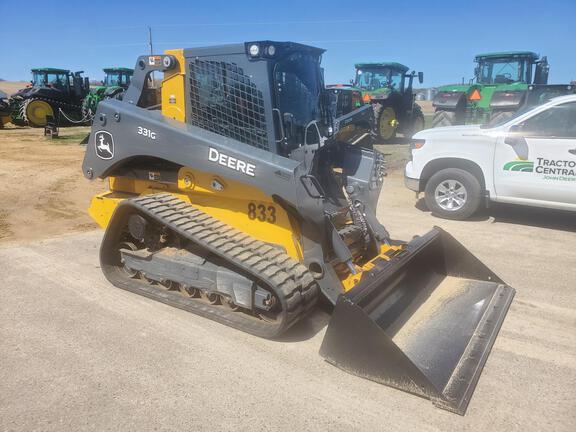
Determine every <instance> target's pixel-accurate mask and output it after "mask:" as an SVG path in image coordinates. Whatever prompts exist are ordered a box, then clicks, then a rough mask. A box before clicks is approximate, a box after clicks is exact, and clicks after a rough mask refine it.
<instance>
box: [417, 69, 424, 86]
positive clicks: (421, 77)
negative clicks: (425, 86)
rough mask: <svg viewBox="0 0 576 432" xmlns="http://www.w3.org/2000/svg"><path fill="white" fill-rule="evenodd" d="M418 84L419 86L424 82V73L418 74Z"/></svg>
mask: <svg viewBox="0 0 576 432" xmlns="http://www.w3.org/2000/svg"><path fill="white" fill-rule="evenodd" d="M418 82H419V83H420V84H422V83H423V82H424V72H418Z"/></svg>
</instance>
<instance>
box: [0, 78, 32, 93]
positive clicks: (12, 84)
mask: <svg viewBox="0 0 576 432" xmlns="http://www.w3.org/2000/svg"><path fill="white" fill-rule="evenodd" d="M28 84H30V82H29V81H0V90H2V91H3V92H4V93H6V94H7V95H8V96H10V95H12V94H14V93H16V92H17V91H18V90H20V89H22V88H24V87H26V86H27V85H28Z"/></svg>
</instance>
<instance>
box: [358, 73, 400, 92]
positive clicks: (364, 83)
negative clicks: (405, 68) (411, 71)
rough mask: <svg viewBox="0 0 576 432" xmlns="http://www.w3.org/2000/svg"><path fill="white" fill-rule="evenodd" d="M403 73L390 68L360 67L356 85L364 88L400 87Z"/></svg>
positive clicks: (397, 88)
mask: <svg viewBox="0 0 576 432" xmlns="http://www.w3.org/2000/svg"><path fill="white" fill-rule="evenodd" d="M402 75H403V74H402V73H401V72H400V71H397V70H393V69H390V68H378V69H358V70H357V71H356V86H357V87H360V88H361V89H364V90H368V91H371V90H377V89H380V88H385V87H388V88H391V89H395V90H399V89H400V85H401V83H402Z"/></svg>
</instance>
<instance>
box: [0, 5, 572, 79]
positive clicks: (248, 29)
mask: <svg viewBox="0 0 576 432" xmlns="http://www.w3.org/2000/svg"><path fill="white" fill-rule="evenodd" d="M575 19H576V0H566V1H564V0H559V1H554V0H548V1H541V0H539V1H533V0H525V1H512V0H509V1H502V0H500V1H493V0H482V1H477V0H474V1H469V0H460V1H452V0H448V1H441V0H436V1H434V0H428V1H425V0H411V1H396V2H393V1H388V2H384V1H381V0H380V1H374V2H369V1H366V0H364V1H362V2H354V1H352V0H350V1H325V0H319V1H310V0H309V1H300V0H289V1H273V0H269V1H251V0H241V1H238V0H236V1H229V2H226V1H219V0H196V1H181V0H160V1H159V0H155V1H147V0H140V1H133V0H127V1H121V0H116V1H109V0H98V1H83V2H76V1H74V2H66V1H63V0H60V1H51V0H42V1H36V0H27V1H14V0H0V22H1V23H2V24H1V25H0V41H2V43H1V52H2V56H0V78H3V79H6V80H29V79H30V69H31V68H33V67H59V68H64V69H71V70H73V71H77V70H83V71H85V72H86V74H85V75H87V76H89V77H90V79H92V80H100V79H102V78H103V75H104V73H103V72H102V68H104V67H110V66H127V67H133V66H134V63H135V62H136V57H137V56H138V55H141V54H147V53H148V52H149V47H148V30H147V27H148V26H150V27H151V28H152V36H153V43H154V51H155V52H162V51H164V50H165V49H170V48H191V47H195V46H207V45H217V44H224V43H235V42H245V41H254V40H264V39H270V40H278V41H294V42H300V43H306V44H310V45H314V46H318V47H321V48H324V49H326V50H327V51H326V53H325V54H324V56H323V61H322V65H323V67H324V70H325V81H326V83H327V84H330V83H347V82H348V81H349V80H350V79H351V78H353V76H354V63H357V62H368V61H397V62H400V63H403V64H406V65H407V66H409V67H410V68H411V69H414V70H416V71H423V72H424V84H423V87H428V86H438V85H441V84H448V83H454V82H460V81H461V80H462V78H465V79H466V80H468V79H469V78H471V77H472V75H473V69H474V64H473V58H474V55H475V54H478V53H482V52H490V51H508V50H529V51H535V52H537V53H539V54H541V55H547V56H548V61H549V63H550V79H549V82H550V83H565V82H569V81H570V80H576V50H575V45H576V22H575Z"/></svg>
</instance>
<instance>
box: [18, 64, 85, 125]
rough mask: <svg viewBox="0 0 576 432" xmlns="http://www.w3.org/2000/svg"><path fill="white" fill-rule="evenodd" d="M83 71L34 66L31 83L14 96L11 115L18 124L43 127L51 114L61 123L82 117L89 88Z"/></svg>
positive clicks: (71, 121)
mask: <svg viewBox="0 0 576 432" xmlns="http://www.w3.org/2000/svg"><path fill="white" fill-rule="evenodd" d="M82 73H83V71H79V72H74V73H72V72H70V71H69V70H66V69H54V68H41V69H32V81H31V83H30V85H29V86H28V87H26V88H24V89H22V90H19V91H18V92H17V93H16V94H14V95H12V97H11V98H10V101H9V104H10V118H11V121H12V123H14V124H15V125H18V126H25V125H29V126H32V127H43V126H45V125H46V123H47V117H53V118H54V119H57V121H58V123H59V124H74V123H77V122H80V121H81V120H82V100H83V99H84V97H86V95H87V94H88V91H89V84H88V78H86V77H82Z"/></svg>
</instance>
